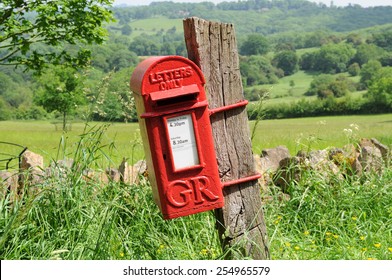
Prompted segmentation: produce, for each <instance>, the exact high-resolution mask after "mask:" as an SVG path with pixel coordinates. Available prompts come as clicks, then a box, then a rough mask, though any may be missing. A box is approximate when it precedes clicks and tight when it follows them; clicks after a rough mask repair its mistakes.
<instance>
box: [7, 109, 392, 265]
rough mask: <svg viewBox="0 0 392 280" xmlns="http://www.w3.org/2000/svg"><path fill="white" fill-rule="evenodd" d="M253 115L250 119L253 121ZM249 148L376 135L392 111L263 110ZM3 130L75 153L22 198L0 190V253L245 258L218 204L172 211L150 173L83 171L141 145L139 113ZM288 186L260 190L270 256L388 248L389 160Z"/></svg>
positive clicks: (54, 150) (384, 254) (380, 255)
mask: <svg viewBox="0 0 392 280" xmlns="http://www.w3.org/2000/svg"><path fill="white" fill-rule="evenodd" d="M254 125H255V123H254V122H252V123H251V124H250V129H253V128H254ZM255 129H256V130H255V134H254V135H255V136H254V138H253V149H254V151H255V153H260V152H261V150H262V149H264V148H270V147H275V146H277V145H286V146H287V147H289V149H290V151H291V152H292V154H293V153H295V152H296V151H298V150H303V149H315V148H320V149H322V148H327V147H332V146H339V147H340V146H342V145H345V144H346V143H352V142H353V141H356V140H358V139H359V138H361V137H369V138H371V137H375V138H377V139H379V140H380V141H381V142H383V143H384V144H387V145H389V146H391V144H392V136H391V133H390V132H391V131H392V114H388V115H373V116H344V117H328V118H302V119H286V120H270V121H261V122H260V123H258V124H257V126H256V128H255ZM0 141H8V142H15V143H19V144H22V145H25V146H28V147H29V148H30V149H31V150H33V151H34V152H37V153H40V154H42V155H44V156H45V161H46V162H49V161H50V160H51V159H56V158H64V157H68V158H69V157H73V158H74V159H75V164H74V167H73V168H72V170H70V172H68V173H67V176H60V177H57V176H56V173H55V172H54V173H52V174H53V175H49V177H48V178H46V179H45V180H44V181H43V182H41V183H39V184H37V185H35V186H34V187H35V190H37V191H36V192H28V191H27V190H26V191H25V192H23V193H21V194H20V197H19V198H18V199H17V200H15V199H14V198H13V196H12V194H6V195H5V197H3V198H2V199H1V200H0V258H1V259H66V260H79V259H85V260H90V259H94V260H130V259H131V260H139V259H141V260H168V259H170V260H176V259H186V260H200V259H205V260H213V259H225V257H226V255H227V254H230V255H231V256H232V257H233V258H234V259H244V258H245V259H247V257H244V256H243V255H242V254H241V248H240V247H238V246H234V247H231V248H221V245H220V242H219V237H218V234H217V231H216V230H215V217H214V214H213V212H212V211H210V212H205V213H200V214H196V215H192V216H187V217H182V218H178V219H174V220H169V221H165V220H163V219H162V216H161V214H160V212H159V209H158V207H157V206H156V205H155V203H154V202H153V198H152V191H151V187H150V185H149V182H148V181H147V180H146V178H145V177H143V176H141V177H140V181H139V183H137V184H132V185H128V184H121V183H117V182H109V183H106V184H102V183H101V182H99V181H92V180H84V179H83V178H84V175H83V170H82V168H79V166H82V167H83V169H89V168H96V167H99V166H102V167H107V165H108V164H112V165H114V166H116V165H117V166H118V164H119V161H120V160H121V159H122V157H126V158H129V159H131V160H130V161H136V160H138V159H141V158H142V157H143V152H142V146H141V139H140V137H139V133H138V125H137V124H135V123H129V124H119V123H115V124H103V123H92V124H88V125H87V126H86V125H85V124H83V123H74V124H73V125H72V129H71V130H70V131H68V132H61V131H56V130H55V127H54V125H53V124H51V123H50V122H49V121H41V122H15V121H12V122H11V121H7V122H0ZM303 172H304V173H303V176H302V179H301V180H300V181H298V182H297V181H292V182H290V185H289V187H288V189H287V195H288V196H289V199H285V200H282V194H281V190H280V188H278V187H276V186H270V187H269V189H268V190H267V192H266V193H261V194H260V195H261V196H262V198H264V197H267V198H268V199H266V200H265V202H264V209H263V210H264V214H265V221H266V225H267V232H268V242H269V249H270V254H271V258H272V259H279V260H287V259H288V260H293V259H300V260H309V259H315V260H331V259H347V260H352V259H354V260H373V259H379V260H392V220H391V217H392V207H391V201H392V185H391V184H392V170H391V168H390V164H389V163H386V166H385V170H384V171H383V172H382V173H381V174H375V173H374V174H373V173H369V174H362V175H348V176H345V177H339V176H336V178H334V177H333V176H332V177H331V178H332V180H325V178H324V175H325V174H324V175H322V174H318V173H316V172H314V171H311V170H304V171H303Z"/></svg>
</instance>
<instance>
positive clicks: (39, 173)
mask: <svg viewBox="0 0 392 280" xmlns="http://www.w3.org/2000/svg"><path fill="white" fill-rule="evenodd" d="M19 173H20V174H19V185H20V192H23V191H25V188H26V187H28V188H29V189H28V191H29V192H30V191H34V190H35V189H36V185H37V184H40V183H42V182H43V178H44V158H43V156H41V155H39V154H36V153H33V152H32V151H29V150H26V151H25V152H24V153H23V154H22V156H21V161H20V172H19Z"/></svg>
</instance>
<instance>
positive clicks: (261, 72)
mask: <svg viewBox="0 0 392 280" xmlns="http://www.w3.org/2000/svg"><path fill="white" fill-rule="evenodd" d="M240 71H241V75H242V78H243V81H244V84H245V85H247V86H252V85H260V84H272V83H276V82H277V81H278V76H277V74H278V71H277V70H276V69H275V68H274V67H273V66H272V65H271V62H270V61H269V60H268V59H267V58H266V57H264V56H255V55H252V56H247V57H245V56H244V57H240ZM282 76H283V75H282Z"/></svg>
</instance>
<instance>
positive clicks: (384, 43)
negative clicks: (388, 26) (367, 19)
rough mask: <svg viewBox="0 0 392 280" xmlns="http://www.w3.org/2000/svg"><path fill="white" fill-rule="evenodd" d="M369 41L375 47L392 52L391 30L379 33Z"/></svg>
mask: <svg viewBox="0 0 392 280" xmlns="http://www.w3.org/2000/svg"><path fill="white" fill-rule="evenodd" d="M371 41H372V42H373V43H374V44H375V45H377V46H379V47H381V48H383V49H385V50H388V51H392V31H391V30H387V31H385V32H380V33H377V34H374V35H373V38H372V39H371Z"/></svg>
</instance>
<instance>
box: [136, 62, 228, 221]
mask: <svg viewBox="0 0 392 280" xmlns="http://www.w3.org/2000/svg"><path fill="white" fill-rule="evenodd" d="M204 83H205V81H204V77H203V74H202V72H201V71H200V69H199V68H198V67H197V66H196V65H195V64H194V63H193V62H192V61H190V60H188V59H186V58H183V57H179V56H167V57H152V58H149V59H146V60H144V61H143V62H141V63H140V64H139V65H138V66H137V67H136V69H135V71H134V73H133V75H132V77H131V82H130V87H131V90H132V91H133V93H134V96H135V102H136V104H137V110H138V115H139V124H140V128H141V132H142V137H143V135H144V136H145V137H146V138H147V139H143V140H146V141H144V142H147V145H145V147H144V148H145V153H146V161H147V165H148V169H149V177H150V182H151V185H152V187H153V192H154V199H155V201H156V203H157V204H158V206H159V208H160V210H161V212H162V214H163V217H164V218H165V219H172V218H177V217H181V216H186V215H190V214H195V213H199V212H204V211H208V210H212V209H215V208H221V207H222V206H223V204H224V200H223V194H222V183H221V181H220V178H219V173H218V166H217V161H216V156H215V148H214V143H213V138H212V130H211V123H210V117H209V110H208V103H207V98H206V94H205V91H204Z"/></svg>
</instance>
